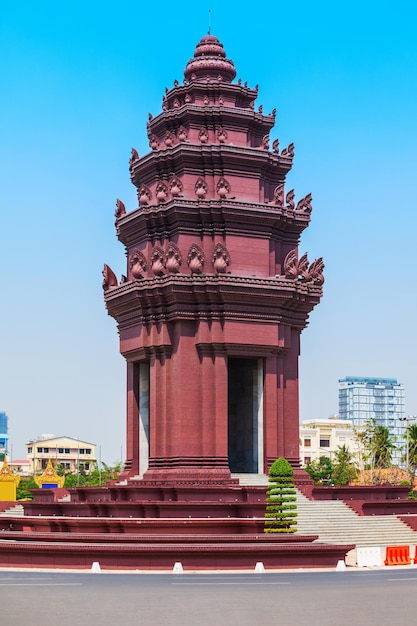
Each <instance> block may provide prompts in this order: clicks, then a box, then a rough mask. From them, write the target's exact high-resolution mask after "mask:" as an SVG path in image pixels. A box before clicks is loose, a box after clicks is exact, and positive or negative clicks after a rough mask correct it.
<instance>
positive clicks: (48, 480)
mask: <svg viewBox="0 0 417 626" xmlns="http://www.w3.org/2000/svg"><path fill="white" fill-rule="evenodd" d="M34 479H35V483H36V484H37V485H38V487H41V488H42V487H43V488H47V487H51V488H53V487H63V486H64V482H65V476H58V474H57V473H56V471H55V470H54V467H53V465H52V461H51V459H48V465H47V466H46V467H45V471H44V472H43V474H40V476H35V477H34Z"/></svg>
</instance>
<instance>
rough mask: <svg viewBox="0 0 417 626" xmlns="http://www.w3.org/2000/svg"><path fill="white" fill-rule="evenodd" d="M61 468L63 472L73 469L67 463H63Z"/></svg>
mask: <svg viewBox="0 0 417 626" xmlns="http://www.w3.org/2000/svg"><path fill="white" fill-rule="evenodd" d="M61 467H62V469H63V470H70V469H71V463H67V462H65V461H64V462H63V463H61Z"/></svg>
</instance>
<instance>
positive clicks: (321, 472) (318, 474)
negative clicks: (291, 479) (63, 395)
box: [306, 456, 333, 485]
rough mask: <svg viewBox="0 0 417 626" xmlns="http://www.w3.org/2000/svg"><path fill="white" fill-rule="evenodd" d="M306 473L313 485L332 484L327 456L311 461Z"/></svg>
mask: <svg viewBox="0 0 417 626" xmlns="http://www.w3.org/2000/svg"><path fill="white" fill-rule="evenodd" d="M306 472H307V473H308V474H309V476H310V478H311V480H312V481H313V483H314V484H315V485H330V484H331V482H332V473H333V472H332V462H331V460H330V458H329V457H328V456H321V457H319V458H318V459H315V460H314V461H311V463H309V464H308V465H307V467H306Z"/></svg>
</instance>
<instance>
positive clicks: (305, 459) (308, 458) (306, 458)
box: [304, 456, 311, 465]
mask: <svg viewBox="0 0 417 626" xmlns="http://www.w3.org/2000/svg"><path fill="white" fill-rule="evenodd" d="M309 463H311V456H305V457H304V465H308V464H309Z"/></svg>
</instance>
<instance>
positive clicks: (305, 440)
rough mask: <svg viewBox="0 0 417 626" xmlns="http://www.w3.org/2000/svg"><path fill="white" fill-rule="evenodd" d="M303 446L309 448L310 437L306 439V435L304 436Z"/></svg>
mask: <svg viewBox="0 0 417 626" xmlns="http://www.w3.org/2000/svg"><path fill="white" fill-rule="evenodd" d="M304 447H305V448H311V439H310V438H309V439H307V438H306V437H304Z"/></svg>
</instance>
